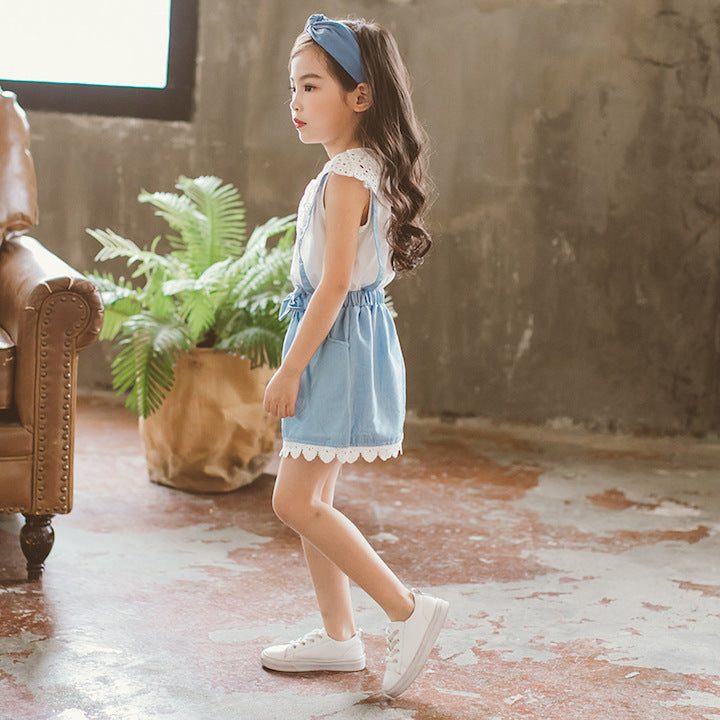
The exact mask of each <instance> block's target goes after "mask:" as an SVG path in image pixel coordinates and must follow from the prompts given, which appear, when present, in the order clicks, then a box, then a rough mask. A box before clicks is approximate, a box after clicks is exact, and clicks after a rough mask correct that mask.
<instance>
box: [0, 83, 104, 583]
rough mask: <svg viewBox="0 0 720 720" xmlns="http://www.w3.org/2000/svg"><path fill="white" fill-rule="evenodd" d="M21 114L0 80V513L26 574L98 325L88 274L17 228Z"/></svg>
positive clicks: (41, 540) (65, 474)
mask: <svg viewBox="0 0 720 720" xmlns="http://www.w3.org/2000/svg"><path fill="white" fill-rule="evenodd" d="M29 138H30V134H29V129H28V124H27V119H26V117H25V113H24V112H23V111H22V109H21V108H20V107H19V106H18V105H17V102H16V99H15V95H14V94H13V93H9V92H3V91H2V90H1V89H0V233H1V234H0V242H1V244H0V512H3V513H23V515H24V516H25V520H26V522H25V525H24V527H23V528H22V530H21V532H20V545H21V547H22V550H23V553H24V554H25V557H26V559H27V569H28V578H29V579H30V580H36V579H38V578H39V577H40V576H41V574H42V571H43V569H44V562H45V558H46V557H47V556H48V554H49V552H50V550H51V549H52V545H53V540H54V531H53V528H52V524H51V521H52V518H53V516H54V515H55V514H58V513H68V512H70V510H71V509H72V499H73V441H74V419H75V396H76V385H77V354H78V352H79V351H80V350H82V349H83V348H84V347H87V346H88V345H89V344H90V343H92V342H93V340H95V338H96V337H97V336H98V334H99V332H100V328H101V327H102V319H103V306H102V301H101V299H100V295H99V293H98V291H97V289H96V287H95V285H93V284H92V283H91V282H90V281H89V280H87V279H86V278H84V277H83V276H82V275H81V274H80V273H78V272H76V271H75V270H73V269H72V268H71V267H70V266H69V265H66V264H65V263H64V262H63V261H62V260H60V259H59V258H58V257H56V256H55V255H53V254H52V253H51V252H49V251H48V250H46V249H45V248H44V247H43V246H42V245H40V243H39V242H38V241H37V240H34V239H32V238H29V237H23V233H24V232H26V231H27V230H28V229H29V228H30V227H32V225H34V224H35V223H36V222H37V216H38V212H37V202H36V185H35V173H34V169H33V163H32V157H31V155H30V147H29V146H30V140H29Z"/></svg>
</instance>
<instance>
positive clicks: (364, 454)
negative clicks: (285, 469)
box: [280, 440, 402, 463]
mask: <svg viewBox="0 0 720 720" xmlns="http://www.w3.org/2000/svg"><path fill="white" fill-rule="evenodd" d="M401 453H402V442H398V443H394V444H393V445H378V446H375V447H346V448H334V447H325V446H323V445H307V444H305V443H297V442H290V441H288V440H285V441H284V442H283V446H282V450H280V457H288V455H290V456H292V457H293V458H294V459H297V458H299V457H300V455H302V456H303V457H304V458H305V460H314V459H315V458H317V457H319V458H320V459H321V460H322V461H323V462H325V463H329V462H331V461H332V460H335V459H337V460H339V461H340V462H341V463H353V462H355V461H357V460H359V459H360V458H362V459H363V460H365V461H366V462H372V461H373V460H376V459H377V458H380V459H381V460H389V459H390V458H395V457H397V456H398V455H400V454H401Z"/></svg>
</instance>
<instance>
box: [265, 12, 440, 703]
mask: <svg viewBox="0 0 720 720" xmlns="http://www.w3.org/2000/svg"><path fill="white" fill-rule="evenodd" d="M290 86H291V87H290V89H291V102H290V108H291V111H292V119H293V123H294V125H295V127H296V129H297V132H298V134H299V136H300V140H301V142H303V143H313V144H321V145H322V146H323V147H324V148H325V151H326V152H327V154H328V156H329V158H330V160H329V161H328V162H327V163H326V164H325V166H324V168H323V169H322V171H321V172H320V174H319V175H318V176H317V178H315V180H313V181H311V182H310V184H309V185H308V186H307V188H306V190H305V194H304V195H303V198H302V201H301V203H300V207H299V210H298V225H297V227H298V232H297V240H296V244H295V252H294V257H293V263H292V269H291V279H292V281H293V284H294V286H295V289H294V291H293V292H292V294H291V295H290V296H289V297H288V298H287V299H286V300H285V302H284V304H283V308H282V309H281V317H284V316H285V315H286V314H288V313H290V312H292V317H291V320H290V326H289V328H288V332H287V336H286V338H285V344H284V347H283V361H282V364H281V366H280V368H279V369H278V371H277V372H276V373H275V375H274V376H273V378H272V380H271V381H270V383H269V384H268V387H267V390H266V392H265V410H266V411H267V412H269V413H272V414H273V415H275V416H276V417H279V418H282V434H283V447H282V450H281V452H280V455H281V461H280V468H279V471H278V476H277V482H276V485H275V491H274V494H273V509H274V511H275V513H276V514H277V516H278V517H279V518H280V519H281V520H282V521H283V522H284V523H285V524H286V525H288V526H289V527H291V528H292V529H293V530H295V531H296V532H297V533H298V534H299V535H300V537H301V540H302V546H303V550H304V552H305V559H306V561H307V565H308V567H309V570H310V574H311V577H312V580H313V584H314V587H315V594H316V595H317V599H318V604H319V606H320V613H321V615H322V619H323V625H324V628H323V629H322V630H315V631H313V632H311V633H308V634H307V635H305V636H304V637H302V638H300V639H299V640H295V641H293V642H291V643H288V644H285V645H275V646H272V647H269V648H266V649H265V650H263V652H262V663H263V665H264V666H265V667H267V668H271V669H273V670H283V671H287V672H306V671H311V670H337V671H343V670H345V671H350V670H361V669H363V668H364V667H365V652H364V650H363V645H362V639H361V634H360V633H359V632H356V629H355V624H354V620H353V611H352V604H351V599H350V587H349V579H350V580H352V581H353V582H355V583H356V584H357V585H359V586H360V587H361V588H362V589H363V590H365V591H366V592H367V593H368V594H369V595H370V596H371V597H372V598H373V599H374V600H375V601H376V602H377V603H378V604H379V605H380V607H382V609H383V610H384V611H385V612H386V613H387V615H388V618H389V619H390V624H389V626H388V629H387V637H388V657H387V665H386V671H385V676H384V680H383V691H384V692H385V693H386V694H387V695H389V696H390V697H396V696H397V695H399V694H400V693H401V692H403V691H404V690H405V689H406V688H407V687H408V686H409V685H410V683H411V682H412V681H413V680H414V679H415V678H416V677H417V675H418V673H419V672H420V670H421V668H422V666H423V664H424V662H425V660H426V659H427V657H428V655H429V654H430V651H431V649H432V647H433V645H434V643H435V639H436V638H437V635H438V633H439V632H440V629H441V627H442V625H443V623H444V621H445V618H446V616H447V611H448V604H447V602H445V601H444V600H440V599H438V598H434V597H431V596H429V595H424V594H422V593H420V592H418V591H414V590H413V591H410V590H408V589H407V588H406V587H405V586H404V585H403V584H402V583H401V582H400V581H399V580H398V578H397V577H396V576H395V575H394V574H393V573H392V572H391V570H390V569H389V568H388V567H387V565H385V563H384V562H383V561H382V560H381V559H380V557H379V556H378V555H377V554H376V553H375V551H374V550H373V549H372V548H371V547H370V545H369V544H368V542H367V540H366V539H365V538H364V537H363V535H362V534H361V533H360V531H359V530H358V529H357V528H356V527H355V526H354V525H353V524H352V523H351V522H350V520H348V519H347V518H346V517H345V516H344V515H343V514H342V513H340V512H339V511H338V510H337V509H336V508H334V507H333V496H334V492H335V483H336V481H337V478H338V474H339V471H340V466H341V464H342V463H345V462H354V461H355V460H357V459H358V458H359V457H360V456H362V457H363V458H364V459H365V460H368V461H370V460H375V459H376V458H378V457H379V458H381V459H383V460H386V459H388V458H390V457H396V456H397V455H398V454H399V453H400V452H401V445H402V434H403V422H404V417H405V367H404V364H403V358H402V354H401V351H400V345H399V343H398V338H397V333H396V331H395V325H394V323H393V321H392V318H391V316H390V313H389V311H388V309H387V307H386V306H385V303H384V288H385V286H386V285H387V284H388V283H389V282H390V281H391V280H392V279H393V277H394V274H395V270H407V269H411V268H413V267H415V266H416V265H417V264H418V263H419V262H420V259H421V257H422V256H423V255H424V254H425V253H426V252H427V250H428V248H429V246H430V239H429V237H428V234H427V232H426V231H425V229H424V228H423V227H422V224H421V222H420V220H419V214H420V211H421V210H422V208H423V205H424V203H425V194H424V191H423V178H422V169H421V165H420V151H421V142H420V127H419V125H418V123H417V121H416V119H415V115H414V111H413V107H412V103H411V101H410V92H409V78H408V75H407V71H406V69H405V66H404V65H403V62H402V60H401V58H400V55H399V52H398V49H397V45H396V44H395V41H394V39H393V38H392V36H391V35H390V34H389V33H388V32H387V31H386V30H384V29H383V28H381V27H379V26H378V25H375V24H372V23H367V22H365V21H362V20H359V21H345V22H337V21H334V20H329V19H328V18H326V17H325V16H324V15H313V16H312V17H310V19H309V20H308V22H307V25H306V27H305V31H304V32H303V33H302V34H301V35H300V36H299V37H298V38H297V40H296V41H295V45H294V47H293V49H292V53H291V57H290Z"/></svg>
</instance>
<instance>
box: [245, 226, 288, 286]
mask: <svg viewBox="0 0 720 720" xmlns="http://www.w3.org/2000/svg"><path fill="white" fill-rule="evenodd" d="M281 233H282V236H281V238H280V240H279V241H278V243H277V246H276V247H277V248H278V249H280V250H287V249H289V248H291V247H292V244H293V241H294V239H295V215H286V216H285V217H282V218H277V217H273V218H270V219H269V220H268V221H267V222H265V223H263V224H262V225H258V226H257V227H256V228H255V229H254V230H253V231H252V234H251V235H250V239H249V240H248V242H247V246H246V247H245V253H244V254H243V256H242V258H241V260H240V268H241V270H242V272H246V271H247V270H248V269H249V268H251V267H252V266H253V265H255V264H256V263H257V262H258V261H259V260H260V258H261V257H263V256H264V255H266V254H267V246H268V241H269V240H270V238H272V237H275V236H276V235H280V234H281Z"/></svg>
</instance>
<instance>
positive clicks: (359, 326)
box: [280, 288, 405, 462]
mask: <svg viewBox="0 0 720 720" xmlns="http://www.w3.org/2000/svg"><path fill="white" fill-rule="evenodd" d="M310 297H311V294H310V293H307V292H306V291H304V290H303V289H302V288H296V289H295V291H294V292H293V293H291V295H289V296H288V297H287V298H286V299H285V301H284V303H283V307H282V309H281V317H283V316H284V315H286V314H287V313H289V312H292V317H291V320H290V326H289V327H288V331H287V334H286V336H285V341H284V344H283V359H284V358H285V355H286V353H287V351H288V350H289V348H290V345H291V344H292V342H293V340H294V338H295V335H296V333H297V330H298V327H299V325H300V322H301V321H302V318H303V316H304V314H305V309H306V308H307V305H308V302H309V301H310ZM404 422H405V363H404V361H403V356H402V351H401V349H400V342H399V340H398V336H397V331H396V329H395V323H394V322H393V318H392V316H391V315H390V311H389V310H388V308H387V306H386V305H385V299H384V292H383V290H381V289H364V290H354V291H350V292H348V294H347V297H346V299H345V302H344V303H343V306H342V308H341V310H340V312H339V314H338V317H337V319H336V320H335V323H334V325H333V327H332V329H331V330H330V332H329V333H328V336H327V337H326V338H325V340H324V341H323V342H322V344H321V345H320V347H319V348H318V349H317V351H316V353H315V355H314V356H313V357H312V359H311V360H310V363H309V364H308V366H307V368H306V369H305V371H304V372H303V374H302V377H301V379H300V390H299V392H298V397H297V402H296V405H295V415H294V416H293V417H288V418H283V420H282V436H283V448H282V450H281V453H280V454H281V455H282V456H283V457H287V456H288V455H290V456H292V457H295V458H297V457H299V456H300V455H301V454H302V455H303V457H304V458H305V459H306V460H312V459H314V458H316V457H319V458H320V459H321V460H323V461H325V462H330V461H331V460H334V459H338V460H340V461H341V462H354V461H355V460H357V459H358V458H360V457H362V458H363V459H365V460H368V461H370V460H375V459H376V458H378V457H379V458H381V459H383V460H386V459H387V458H390V457H396V456H397V455H398V454H400V452H402V439H403V425H404Z"/></svg>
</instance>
